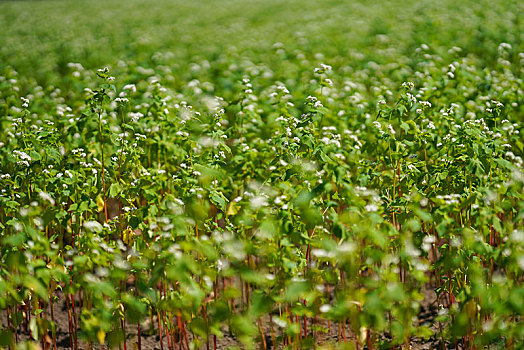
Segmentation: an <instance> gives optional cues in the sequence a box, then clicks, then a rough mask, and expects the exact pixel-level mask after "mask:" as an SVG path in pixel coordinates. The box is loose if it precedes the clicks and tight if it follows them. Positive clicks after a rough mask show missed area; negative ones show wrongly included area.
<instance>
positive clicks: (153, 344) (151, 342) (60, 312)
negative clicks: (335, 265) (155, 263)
mask: <svg viewBox="0 0 524 350" xmlns="http://www.w3.org/2000/svg"><path fill="white" fill-rule="evenodd" d="M424 296H425V298H424V301H423V302H422V305H421V308H420V312H419V317H418V322H419V324H424V325H426V326H429V327H431V328H432V329H433V330H434V331H436V330H437V329H438V325H437V324H436V322H435V317H436V315H437V303H436V296H435V293H434V291H433V290H432V289H426V290H424ZM60 300H61V304H58V305H55V308H54V316H55V322H56V324H57V333H56V339H57V350H62V349H70V338H69V332H68V329H69V319H68V312H67V307H66V304H65V302H64V298H63V297H62V298H60ZM1 320H2V328H3V329H6V327H7V319H6V312H2V317H1ZM154 322H155V323H156V318H155V319H154ZM311 323H312V320H311V319H309V324H310V328H311ZM317 324H318V325H320V326H322V327H324V328H325V329H326V332H325V333H323V334H320V335H317V339H318V344H317V345H320V346H321V347H324V346H325V348H327V349H329V348H337V347H338V346H337V345H341V342H342V341H343V339H342V335H341V334H340V330H341V327H339V325H338V324H334V323H332V324H331V333H329V332H328V331H327V330H328V322H327V321H325V320H317ZM277 328H278V327H277V326H276V325H274V326H273V332H271V328H270V323H269V322H268V321H266V322H265V324H264V326H263V330H264V334H265V337H266V348H267V349H268V350H272V349H282V342H281V341H280V340H275V339H273V338H272V336H271V334H272V333H273V334H277V335H276V337H278V330H277ZM126 333H127V342H126V345H127V346H126V347H127V350H136V349H138V346H137V339H138V338H137V326H136V325H127V326H126ZM157 333H158V328H157V327H155V329H154V330H152V329H151V326H150V322H144V323H143V325H142V337H141V344H142V346H141V347H142V350H161V349H165V350H167V349H169V347H168V342H167V338H166V337H165V335H164V336H163V337H162V343H163V344H161V342H160V337H159V335H158V334H157ZM223 333H224V336H223V338H221V339H220V338H217V339H216V349H231V348H237V349H241V348H243V346H242V343H241V342H240V341H239V340H238V339H236V338H235V336H234V335H233V334H231V333H230V332H229V330H228V327H227V326H224V327H223ZM345 333H346V339H347V340H348V341H349V342H353V341H354V340H353V339H354V335H353V334H352V332H351V330H350V329H349V326H348V325H346V326H345ZM188 334H190V333H189V332H188ZM382 337H383V338H386V337H387V335H382ZM210 338H211V339H210V341H209V349H214V339H213V336H211V337H210ZM29 339H30V333H29V331H26V330H25V329H24V327H22V326H21V327H20V329H19V333H18V341H19V342H21V341H26V340H29ZM188 340H189V342H191V341H192V336H191V335H189V337H188ZM259 340H260V339H259ZM48 342H49V344H48V346H49V347H48V349H52V348H53V347H52V344H51V337H49V338H48ZM260 343H261V342H260ZM446 345H447V346H448V347H449V344H446ZM320 346H319V347H320ZM310 347H312V346H310ZM78 348H80V349H87V348H88V347H87V344H86V343H85V342H82V341H80V340H79V343H78ZM93 348H94V349H106V347H103V346H94V347H93ZM257 348H258V349H264V347H263V344H258V346H257ZM366 348H367V347H364V349H366ZM443 348H444V346H443V344H442V342H441V340H440V339H438V338H437V337H436V336H434V337H432V338H430V339H417V338H412V339H411V349H415V350H422V349H443ZM459 348H460V347H459ZM120 349H121V350H124V347H123V346H122V347H121V348H120ZM175 349H186V347H185V346H184V345H183V344H182V347H180V345H179V343H178V341H177V342H176V345H175ZM200 349H204V350H207V349H208V346H207V344H203V345H202V346H201V347H200Z"/></svg>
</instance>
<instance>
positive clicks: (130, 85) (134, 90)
mask: <svg viewBox="0 0 524 350" xmlns="http://www.w3.org/2000/svg"><path fill="white" fill-rule="evenodd" d="M122 90H130V91H131V92H136V86H135V84H127V85H125V86H124V87H123V88H122Z"/></svg>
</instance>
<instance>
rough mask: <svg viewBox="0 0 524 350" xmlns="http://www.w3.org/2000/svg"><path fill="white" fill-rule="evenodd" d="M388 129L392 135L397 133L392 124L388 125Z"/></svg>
mask: <svg viewBox="0 0 524 350" xmlns="http://www.w3.org/2000/svg"><path fill="white" fill-rule="evenodd" d="M388 130H389V133H390V134H391V135H395V134H396V132H395V129H393V126H392V125H391V124H389V125H388Z"/></svg>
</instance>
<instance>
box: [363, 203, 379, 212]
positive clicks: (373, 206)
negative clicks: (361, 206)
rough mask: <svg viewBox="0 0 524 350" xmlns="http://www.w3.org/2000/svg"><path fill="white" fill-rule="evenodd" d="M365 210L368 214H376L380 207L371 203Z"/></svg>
mask: <svg viewBox="0 0 524 350" xmlns="http://www.w3.org/2000/svg"><path fill="white" fill-rule="evenodd" d="M365 209H366V211H368V212H375V211H377V210H378V206H377V205H376V204H373V203H370V204H368V205H366V207H365Z"/></svg>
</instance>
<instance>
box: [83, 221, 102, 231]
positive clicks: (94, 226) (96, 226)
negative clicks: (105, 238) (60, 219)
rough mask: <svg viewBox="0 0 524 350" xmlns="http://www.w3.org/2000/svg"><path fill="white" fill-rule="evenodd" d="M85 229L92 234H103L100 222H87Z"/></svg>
mask: <svg viewBox="0 0 524 350" xmlns="http://www.w3.org/2000/svg"><path fill="white" fill-rule="evenodd" d="M84 227H85V228H86V229H88V230H89V231H92V232H102V228H103V227H102V225H101V224H100V223H99V222H98V221H86V222H84Z"/></svg>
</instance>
